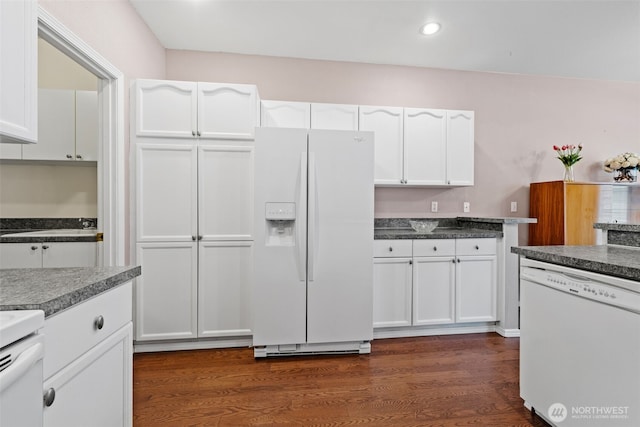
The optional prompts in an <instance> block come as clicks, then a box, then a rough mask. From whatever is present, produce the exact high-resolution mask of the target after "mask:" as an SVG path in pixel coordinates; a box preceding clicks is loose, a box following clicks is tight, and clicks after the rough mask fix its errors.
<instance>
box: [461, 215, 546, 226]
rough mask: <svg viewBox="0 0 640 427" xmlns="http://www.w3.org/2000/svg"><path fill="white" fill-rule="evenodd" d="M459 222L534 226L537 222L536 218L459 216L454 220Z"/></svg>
mask: <svg viewBox="0 0 640 427" xmlns="http://www.w3.org/2000/svg"><path fill="white" fill-rule="evenodd" d="M456 219H457V220H458V221H459V222H478V223H489V224H535V223H537V222H538V219H537V218H521V217H511V216H504V217H493V218H490V217H484V218H481V217H471V216H459V217H458V218H456Z"/></svg>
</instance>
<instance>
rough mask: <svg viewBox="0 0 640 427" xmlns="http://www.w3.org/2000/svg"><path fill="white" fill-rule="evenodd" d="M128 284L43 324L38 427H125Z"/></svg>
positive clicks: (128, 420) (129, 366)
mask: <svg viewBox="0 0 640 427" xmlns="http://www.w3.org/2000/svg"><path fill="white" fill-rule="evenodd" d="M131 300H132V295H131V283H130V282H129V283H126V284H124V285H121V286H119V287H117V288H114V289H112V290H110V291H107V292H105V293H103V294H100V295H98V296H97V297H94V298H92V299H90V300H88V301H86V302H84V303H81V304H79V305H77V306H74V307H72V308H70V309H68V310H65V311H63V312H61V313H58V314H55V315H53V316H51V317H49V318H47V319H46V321H45V327H44V337H45V348H46V349H47V354H46V356H45V358H44V378H45V380H44V388H43V391H44V396H45V399H44V400H45V407H44V426H45V427H56V426H65V427H66V426H88V425H91V426H104V427H107V426H108V427H117V426H123V427H124V426H131V424H132V386H133V381H132V346H131V343H132V335H131V329H132V325H131Z"/></svg>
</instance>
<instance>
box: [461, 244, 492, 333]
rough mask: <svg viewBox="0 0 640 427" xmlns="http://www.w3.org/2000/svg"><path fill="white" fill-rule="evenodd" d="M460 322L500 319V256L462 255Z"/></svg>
mask: <svg viewBox="0 0 640 427" xmlns="http://www.w3.org/2000/svg"><path fill="white" fill-rule="evenodd" d="M458 260H459V262H458V263H456V322H491V321H494V320H496V304H497V300H496V298H497V295H496V289H497V272H496V271H497V270H496V265H497V261H496V256H495V255H486V256H458Z"/></svg>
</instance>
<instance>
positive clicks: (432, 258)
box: [373, 238, 497, 336]
mask: <svg viewBox="0 0 640 427" xmlns="http://www.w3.org/2000/svg"><path fill="white" fill-rule="evenodd" d="M496 243H497V242H496V239H494V238H481V239H420V240H413V241H411V240H376V241H375V242H374V259H373V265H374V281H373V283H374V296H373V301H374V328H378V329H380V328H402V327H405V332H404V333H403V334H399V335H393V334H392V335H385V336H402V335H405V336H410V335H413V334H414V333H412V332H411V331H412V330H413V331H414V332H415V331H416V330H417V329H416V327H421V326H422V327H424V326H434V325H454V324H456V325H465V324H471V323H478V322H494V321H496V320H497V316H496V305H497V270H496V268H497V258H496V251H497V246H496ZM412 328H413V329H412ZM407 331H408V332H407ZM415 334H419V333H418V332H415Z"/></svg>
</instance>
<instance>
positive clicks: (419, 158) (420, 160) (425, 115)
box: [404, 108, 447, 185]
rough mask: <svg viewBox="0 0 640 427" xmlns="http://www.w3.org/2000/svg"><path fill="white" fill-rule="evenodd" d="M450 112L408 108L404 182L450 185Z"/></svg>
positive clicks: (405, 131)
mask: <svg viewBox="0 0 640 427" xmlns="http://www.w3.org/2000/svg"><path fill="white" fill-rule="evenodd" d="M446 117H447V112H446V111H445V110H427V109H421V108H405V109H404V175H405V177H404V179H405V182H406V183H407V184H415V185H444V184H446V183H447V139H446V138H447V126H446V125H447V121H446Z"/></svg>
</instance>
